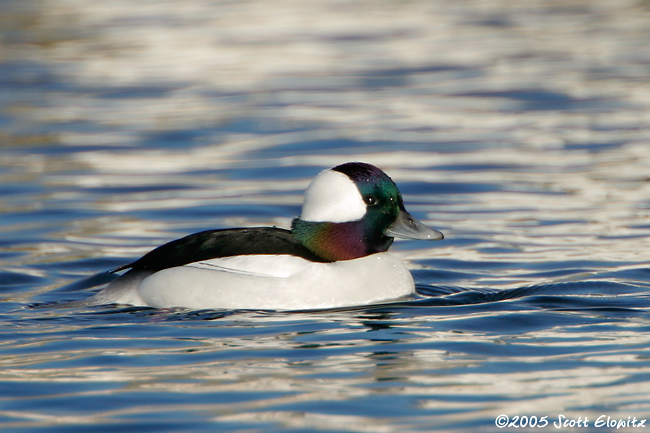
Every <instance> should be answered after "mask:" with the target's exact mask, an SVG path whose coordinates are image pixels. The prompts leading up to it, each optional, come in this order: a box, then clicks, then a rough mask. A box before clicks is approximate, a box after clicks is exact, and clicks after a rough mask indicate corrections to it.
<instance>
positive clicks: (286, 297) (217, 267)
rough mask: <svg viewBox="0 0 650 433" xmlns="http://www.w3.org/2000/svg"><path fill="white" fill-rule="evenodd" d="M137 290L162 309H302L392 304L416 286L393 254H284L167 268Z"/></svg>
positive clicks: (143, 301)
mask: <svg viewBox="0 0 650 433" xmlns="http://www.w3.org/2000/svg"><path fill="white" fill-rule="evenodd" d="M132 290H133V289H132ZM134 291H136V292H137V298H138V300H139V301H140V302H138V304H139V305H148V306H151V307H158V308H165V307H186V308H193V309H203V308H225V309H273V310H301V309H314V308H337V307H348V306H356V305H368V304H376V303H381V302H387V301H392V300H396V299H400V298H404V297H406V296H409V295H411V294H413V292H414V285H413V278H412V277H411V274H410V272H409V271H408V269H406V267H405V266H404V264H403V263H402V262H401V260H399V259H398V258H397V257H395V256H392V255H391V254H389V253H378V254H373V255H370V256H366V257H362V258H360V259H354V260H344V261H340V262H333V263H315V262H310V261H308V260H304V259H302V258H299V257H294V256H284V255H282V256H248V257H245V258H244V257H233V258H225V259H213V260H209V261H205V262H199V263H192V264H189V265H185V266H180V267H176V268H170V269H165V270H163V271H160V272H156V273H155V274H153V275H151V276H149V277H147V278H145V279H144V280H143V281H142V282H141V283H140V284H139V285H138V287H137V288H135V289H134ZM132 298H134V296H131V297H129V298H128V302H133V300H132ZM125 300H127V299H126V298H125ZM113 302H120V299H114V300H113Z"/></svg>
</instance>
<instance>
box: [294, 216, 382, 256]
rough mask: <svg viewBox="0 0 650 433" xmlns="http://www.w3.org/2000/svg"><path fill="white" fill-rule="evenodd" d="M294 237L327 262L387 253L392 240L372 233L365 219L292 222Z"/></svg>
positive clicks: (297, 219)
mask: <svg viewBox="0 0 650 433" xmlns="http://www.w3.org/2000/svg"><path fill="white" fill-rule="evenodd" d="M291 231H292V233H293V235H294V237H295V238H296V239H297V240H298V241H299V242H300V243H302V244H303V245H304V246H305V247H307V248H308V249H309V250H310V251H311V252H313V253H314V254H316V255H317V256H319V257H321V258H323V259H324V260H328V261H332V262H334V261H338V260H351V259H358V258H360V257H364V256H367V255H370V254H374V253H379V252H383V251H386V250H388V248H389V247H390V246H391V244H392V243H393V238H390V237H387V236H384V235H383V233H380V234H377V232H376V230H369V229H368V227H367V223H366V222H364V221H363V220H360V221H350V222H343V223H332V222H313V221H303V220H301V219H299V218H296V219H294V220H293V223H292V225H291Z"/></svg>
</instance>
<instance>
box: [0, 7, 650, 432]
mask: <svg viewBox="0 0 650 433" xmlns="http://www.w3.org/2000/svg"><path fill="white" fill-rule="evenodd" d="M0 7H2V10H3V13H2V14H1V15H2V16H0V25H1V28H0V41H1V42H2V51H0V87H1V88H2V89H1V91H0V143H1V146H2V147H1V148H0V183H1V184H0V245H1V247H2V249H1V250H0V296H1V299H2V303H1V304H0V314H1V315H2V321H1V322H0V334H1V336H2V338H0V365H1V366H2V368H0V390H1V391H0V430H1V431H2V432H21V433H23V432H28V431H30V432H31V431H43V432H66V433H68V432H77V431H78V432H89V431H93V432H94V431H97V432H99V431H111V432H113V431H116V430H120V431H138V432H142V431H155V432H180V431H183V432H185V431H197V432H205V431H233V432H235V431H237V432H289V431H291V432H293V431H295V432H305V431H326V432H352V431H354V432H424V431H434V430H441V431H463V432H465V431H467V432H470V431H471V432H474V431H508V430H510V431H515V429H514V428H512V427H507V428H505V429H504V430H500V429H498V428H497V426H496V425H495V420H496V418H497V416H498V415H500V414H506V415H508V416H509V417H510V420H513V419H514V417H515V416H517V415H519V416H522V417H523V416H526V417H528V418H527V419H529V420H530V419H532V417H537V418H538V419H539V418H541V417H543V416H547V417H548V419H549V421H550V425H549V426H547V427H545V428H539V427H535V428H529V427H525V428H519V429H516V431H528V430H530V431H548V430H553V431H558V430H559V431H561V430H562V429H556V428H555V427H554V426H553V422H554V421H557V419H558V417H559V416H560V415H564V416H566V417H568V418H570V419H578V418H579V417H582V418H585V417H588V418H589V419H590V426H589V427H588V428H581V429H580V431H606V430H605V429H607V428H608V427H605V429H603V428H597V427H596V426H595V421H596V419H597V418H598V417H599V416H601V415H603V414H604V415H606V416H610V417H611V418H612V419H624V420H627V419H628V417H630V418H632V417H637V418H638V419H643V418H650V394H649V393H648V387H649V385H650V384H649V383H648V382H649V377H650V362H648V359H650V350H649V349H648V345H649V342H650V337H648V331H649V330H650V329H649V327H650V320H649V319H650V317H649V315H648V309H649V308H650V299H649V296H648V293H649V286H650V266H648V259H647V257H648V251H650V222H649V219H648V216H649V215H650V181H649V176H650V149H649V147H648V143H649V142H650V140H649V139H650V134H648V127H649V126H650V109H649V108H650V90H649V89H650V87H649V86H648V76H650V50H648V49H647V45H648V41H649V40H650V26H648V25H647V23H648V22H650V12H649V10H648V5H647V3H646V2H637V1H622V2H620V1H619V2H609V1H571V2H564V1H544V2H523V3H512V2H500V1H496V0H489V1H468V2H424V1H423V2H419V1H415V2H408V3H401V2H381V3H379V2H378V3H376V4H372V3H350V2H337V1H325V2H294V1H291V0H289V1H284V2H273V4H272V5H271V4H270V3H265V2H258V1H254V0H251V1H247V2H233V3H225V2H212V1H198V0H197V1H192V2H172V1H160V2H154V3H151V4H137V3H133V2H128V3H127V2H124V1H112V2H83V1H79V0H57V1H46V2H42V3H40V4H38V5H37V4H35V3H32V2H24V1H0ZM353 160H362V161H366V162H369V163H373V164H375V165H377V166H379V167H381V168H382V169H384V170H385V171H386V172H387V173H388V174H389V175H390V176H391V177H392V178H393V179H394V180H395V181H396V182H397V184H398V185H399V186H400V189H401V191H402V194H403V195H404V197H405V201H406V202H407V206H408V208H409V210H410V211H412V213H413V214H414V215H415V216H417V217H418V218H420V219H422V220H424V221H425V222H426V223H427V224H429V225H431V226H433V227H436V228H438V229H440V230H441V231H443V232H444V233H445V236H446V239H445V240H444V241H443V242H440V243H437V244H436V245H433V246H432V245H430V244H427V243H422V242H397V243H396V244H395V246H394V248H393V250H394V251H395V252H396V254H399V255H401V256H402V257H403V258H404V259H405V260H406V261H407V262H408V264H409V267H410V268H411V269H412V270H413V274H414V277H415V280H416V282H417V286H418V291H419V296H418V298H417V299H415V300H412V301H408V302H402V303H398V304H392V305H383V306H374V307H366V308H356V309H348V310H337V311H317V312H297V313H277V312H268V311H184V310H155V309H140V308H129V307H115V306H105V307H95V308H89V309H71V308H49V307H45V308H43V305H46V306H47V305H49V303H57V302H61V301H66V300H73V299H83V298H85V297H87V296H88V295H89V294H91V293H92V290H87V289H85V288H86V287H87V286H88V285H89V284H88V283H87V281H86V280H85V279H86V278H91V277H92V276H93V275H96V274H98V273H100V272H102V271H104V270H107V269H110V268H113V267H116V266H119V265H121V264H124V263H126V262H128V261H130V260H132V259H133V258H136V257H138V256H140V255H142V254H143V253H145V252H147V251H148V250H150V249H151V248H152V247H154V246H156V245H159V244H161V243H164V242H166V241H168V240H171V239H174V238H178V237H181V236H183V235H186V234H189V233H192V232H196V231H199V230H204V229H210V228H222V227H241V226H258V225H276V226H280V227H287V226H288V224H289V223H290V221H291V219H292V218H293V217H294V216H296V215H297V214H298V213H299V209H300V205H301V199H302V192H303V190H304V188H305V187H306V185H307V184H308V182H309V180H310V179H311V178H312V177H313V176H314V175H315V174H317V173H318V172H319V171H320V170H321V169H323V168H327V167H331V166H334V165H336V164H339V163H342V162H346V161H353ZM646 424H647V422H646ZM610 430H615V428H610ZM564 431H568V427H567V429H564ZM617 431H639V429H634V428H631V427H629V428H628V427H625V428H621V429H618V430H617Z"/></svg>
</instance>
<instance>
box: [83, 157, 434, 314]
mask: <svg viewBox="0 0 650 433" xmlns="http://www.w3.org/2000/svg"><path fill="white" fill-rule="evenodd" d="M395 237H399V238H405V239H421V240H431V241H437V240H440V239H443V235H442V233H440V232H439V231H437V230H434V229H432V228H429V227H427V226H425V225H424V224H422V223H421V222H420V221H418V220H416V219H415V218H413V217H412V216H411V215H410V214H409V213H408V212H407V211H406V210H405V209H404V202H403V201H402V196H401V194H400V192H399V190H398V189H397V186H396V185H395V183H394V182H393V181H392V180H391V179H390V178H389V177H388V176H387V175H386V174H385V173H384V172H383V171H381V170H380V169H378V168H377V167H375V166H373V165H370V164H366V163H360V162H351V163H347V164H343V165H339V166H337V167H334V168H332V169H328V170H325V171H323V172H321V173H320V174H319V175H318V176H316V178H314V180H313V181H312V182H311V184H310V185H309V187H308V188H307V191H306V192H305V200H304V204H303V207H302V213H301V215H300V217H299V218H296V219H294V220H293V223H292V225H291V230H285V229H280V228H275V227H258V228H237V229H223V230H208V231H204V232H200V233H195V234H192V235H189V236H186V237H184V238H181V239H177V240H175V241H171V242H169V243H167V244H164V245H162V246H160V247H158V248H156V249H154V250H153V251H151V252H149V253H147V254H145V255H144V256H143V257H142V258H140V259H138V260H136V261H135V262H133V263H130V264H128V265H125V266H122V267H119V268H117V269H114V270H112V271H109V272H119V271H124V270H127V272H126V273H124V274H123V275H121V276H120V277H118V278H117V279H116V280H114V281H113V282H111V283H110V284H109V285H108V286H107V287H106V288H105V289H103V290H102V291H100V292H99V293H97V294H96V295H94V296H93V297H91V298H89V299H88V300H87V301H86V302H85V305H102V304H131V305H135V306H150V307H158V308H168V307H185V308H190V309H213V308H218V309H270V310H304V309H321V308H339V307H350V306H358V305H369V304H376V303H381V302H386V301H392V300H398V299H401V298H405V297H408V296H410V295H412V294H413V293H414V291H415V285H414V283H413V278H412V276H411V273H410V272H409V271H408V269H407V268H406V266H405V265H404V264H403V263H402V261H401V260H399V259H398V258H397V257H395V256H393V255H392V254H390V253H388V252H386V251H387V250H388V248H389V247H390V245H391V244H392V243H393V238H395Z"/></svg>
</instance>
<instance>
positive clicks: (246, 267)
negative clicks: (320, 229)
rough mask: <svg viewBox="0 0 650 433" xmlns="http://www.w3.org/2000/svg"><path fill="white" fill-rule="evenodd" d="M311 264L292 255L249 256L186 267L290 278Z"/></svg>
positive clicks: (202, 262) (215, 260) (227, 258)
mask: <svg viewBox="0 0 650 433" xmlns="http://www.w3.org/2000/svg"><path fill="white" fill-rule="evenodd" d="M310 263H311V262H309V261H308V260H306V259H303V258H302V257H296V256H290V255H284V254H283V255H270V254H269V255H266V254H260V255H247V256H233V257H221V258H218V259H211V260H204V261H201V262H194V263H190V264H187V265H185V266H187V267H192V268H199V269H207V270H211V271H215V272H233V273H238V274H244V275H251V276H258V277H275V278H288V277H290V276H291V275H294V274H295V273H296V272H300V271H302V270H303V269H305V268H306V267H308V266H309V264H310Z"/></svg>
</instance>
